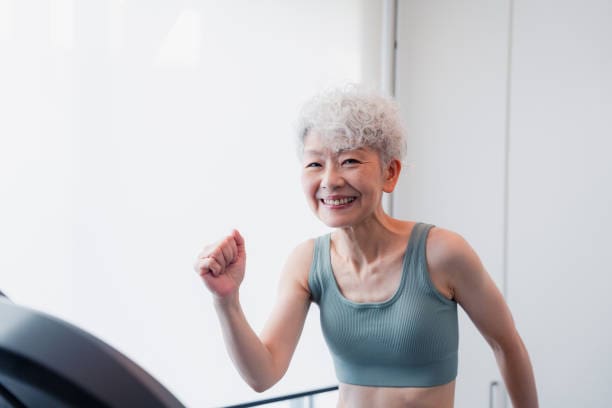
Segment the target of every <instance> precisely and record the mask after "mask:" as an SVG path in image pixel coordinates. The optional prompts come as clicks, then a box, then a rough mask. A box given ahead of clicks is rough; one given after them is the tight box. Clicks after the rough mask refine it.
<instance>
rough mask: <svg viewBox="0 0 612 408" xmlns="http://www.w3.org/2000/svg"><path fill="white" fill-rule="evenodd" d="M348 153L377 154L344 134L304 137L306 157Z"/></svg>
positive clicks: (309, 135) (316, 133) (316, 134)
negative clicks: (309, 155) (308, 155)
mask: <svg viewBox="0 0 612 408" xmlns="http://www.w3.org/2000/svg"><path fill="white" fill-rule="evenodd" d="M347 151H351V152H363V153H376V151H375V150H374V149H372V148H371V147H370V146H367V145H364V144H361V143H358V142H357V141H356V140H353V139H351V138H350V137H346V136H345V135H342V134H337V133H336V134H323V135H322V134H320V133H318V132H312V133H309V134H308V135H306V136H305V137H304V155H307V154H319V155H320V154H341V153H344V152H347Z"/></svg>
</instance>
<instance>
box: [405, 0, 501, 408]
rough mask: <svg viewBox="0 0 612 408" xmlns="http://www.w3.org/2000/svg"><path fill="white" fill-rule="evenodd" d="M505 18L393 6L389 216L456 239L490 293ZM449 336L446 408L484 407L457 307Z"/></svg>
mask: <svg viewBox="0 0 612 408" xmlns="http://www.w3.org/2000/svg"><path fill="white" fill-rule="evenodd" d="M508 13H509V9H508V8H504V7H502V3H501V2H491V1H489V0H482V1H472V2H471V3H470V7H466V6H465V4H459V3H457V2H455V1H453V0H448V1H435V2H432V1H428V0H421V1H413V0H410V1H408V0H406V1H400V2H399V14H398V40H397V41H398V48H397V49H398V51H397V52H398V57H397V89H396V95H397V99H398V102H399V104H400V109H401V112H402V116H403V119H404V121H405V123H406V130H407V134H408V155H407V159H406V166H405V167H404V169H403V171H402V176H401V179H400V182H399V184H398V188H397V190H396V192H395V193H394V195H393V198H394V206H393V207H394V212H395V215H397V216H398V217H400V218H405V219H412V220H418V221H425V222H429V223H432V224H435V225H437V226H440V227H443V228H447V229H450V230H453V231H457V232H459V233H460V234H462V235H463V236H464V237H465V238H466V240H467V241H468V242H469V243H470V244H471V245H472V246H473V247H474V249H475V250H476V251H477V253H478V254H479V255H480V257H481V259H482V262H483V264H484V265H485V267H486V268H487V270H488V271H489V273H490V275H491V276H492V277H493V279H494V280H495V282H496V283H497V284H498V286H499V287H500V288H502V287H503V276H504V274H503V250H504V247H503V241H504V223H503V215H504V171H505V138H506V108H505V107H506V102H507V100H506V85H507V68H508V53H507V47H506V46H507V43H508ZM483 33H486V35H484V34H483ZM459 332H460V335H459V373H458V378H457V386H456V397H455V401H456V406H457V408H464V407H465V408H468V407H470V408H471V407H481V406H482V407H485V406H487V404H488V403H489V386H490V384H491V382H493V381H497V382H501V377H500V375H499V373H498V370H497V368H496V363H495V359H494V358H493V354H492V353H491V350H490V348H489V346H488V345H487V343H486V342H485V340H484V339H483V338H482V336H481V335H480V333H479V332H478V330H476V328H475V327H474V324H473V323H472V322H471V321H470V320H469V318H468V317H467V315H466V314H465V313H464V312H463V310H462V309H461V308H459Z"/></svg>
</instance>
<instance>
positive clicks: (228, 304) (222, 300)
mask: <svg viewBox="0 0 612 408" xmlns="http://www.w3.org/2000/svg"><path fill="white" fill-rule="evenodd" d="M213 304H214V306H215V308H216V309H217V310H227V309H232V308H239V307H240V296H239V294H238V291H236V292H234V293H232V294H228V295H225V296H214V295H213Z"/></svg>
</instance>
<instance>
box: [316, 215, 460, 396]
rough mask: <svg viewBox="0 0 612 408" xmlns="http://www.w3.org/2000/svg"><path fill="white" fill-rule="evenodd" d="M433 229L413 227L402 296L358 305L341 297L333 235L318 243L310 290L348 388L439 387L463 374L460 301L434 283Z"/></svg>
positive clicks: (398, 292)
mask: <svg viewBox="0 0 612 408" xmlns="http://www.w3.org/2000/svg"><path fill="white" fill-rule="evenodd" d="M432 227H433V225H429V224H423V223H417V224H415V226H414V227H413V230H412V232H411V234H410V238H409V241H408V247H407V248H406V252H405V253H404V257H403V270H402V277H401V280H400V284H399V287H398V289H397V290H396V292H395V293H394V295H393V296H392V297H391V298H389V299H387V300H385V301H383V302H376V303H357V302H353V301H350V300H348V299H347V298H345V297H344V296H343V295H342V293H341V292H340V288H339V287H338V284H337V282H336V279H335V277H334V274H333V272H332V267H331V257H330V240H331V234H326V235H323V236H320V237H318V238H317V239H316V240H315V246H314V254H313V261H312V266H311V268H310V273H309V276H308V286H309V289H310V293H311V298H312V300H313V301H314V302H315V303H317V304H318V305H319V313H320V323H321V328H322V331H323V336H324V338H325V341H326V343H327V346H328V347H329V350H330V353H331V355H332V359H333V362H334V367H335V370H336V376H337V377H338V380H339V381H340V382H342V383H346V384H355V385H364V386H376V387H431V386H435V385H441V384H446V383H448V382H450V381H452V380H454V379H455V377H456V376H457V349H458V345H459V335H458V325H457V303H456V302H454V301H452V300H449V299H447V298H446V297H444V296H443V295H442V294H441V293H440V292H439V291H438V290H437V289H436V288H435V287H434V285H433V283H432V282H431V279H430V277H429V272H428V270H427V260H426V256H425V242H426V239H427V235H428V233H429V230H430V229H431V228H432Z"/></svg>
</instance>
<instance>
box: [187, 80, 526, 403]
mask: <svg viewBox="0 0 612 408" xmlns="http://www.w3.org/2000/svg"><path fill="white" fill-rule="evenodd" d="M298 133H299V146H300V149H299V153H300V158H301V161H302V169H303V170H302V185H303V189H304V193H305V195H306V200H307V201H308V203H309V205H310V207H311V208H312V210H313V212H314V213H315V215H316V216H317V217H318V218H319V219H320V220H321V221H323V222H324V223H325V224H326V225H327V226H329V227H333V228H334V230H333V232H332V233H330V234H327V235H324V236H322V237H318V238H316V239H310V240H307V241H305V242H304V243H302V244H301V245H299V246H298V247H297V248H296V249H295V250H294V251H293V253H291V254H290V256H289V258H288V260H287V262H286V264H285V267H284V270H283V272H282V275H281V281H280V288H279V292H278V293H279V296H278V301H277V304H276V306H275V308H274V309H273V312H272V315H271V316H270V318H269V320H268V322H267V324H266V326H265V328H264V330H263V331H262V333H261V335H260V336H257V334H255V333H254V332H253V330H252V329H251V327H250V326H249V324H248V322H247V320H246V319H245V316H244V314H243V312H242V310H241V306H240V302H239V287H240V283H241V282H242V279H243V277H244V270H245V244H244V240H243V239H242V237H241V236H240V234H239V233H238V231H235V230H234V231H233V232H232V234H231V235H229V236H227V237H225V238H224V239H222V240H220V241H219V242H217V243H215V244H213V245H210V246H207V247H206V248H204V250H203V251H202V252H201V253H200V255H199V256H198V259H197V261H196V264H195V269H196V271H197V272H198V273H199V274H200V276H201V277H202V279H203V280H204V283H205V284H206V286H207V287H208V289H209V290H210V291H211V292H212V294H213V297H214V304H215V308H216V311H217V314H218V317H219V320H220V323H221V327H222V331H223V336H224V339H225V343H226V346H227V349H228V351H229V354H230V356H231V358H232V360H233V361H234V363H235V365H236V367H237V368H238V370H239V372H240V374H241V375H242V377H243V378H244V379H245V381H246V382H247V383H248V384H249V385H250V386H251V387H252V388H253V389H254V390H256V391H264V390H266V389H267V388H269V387H271V386H272V385H273V384H275V383H276V382H277V381H278V380H279V379H280V378H281V377H282V376H283V375H284V373H285V372H286V370H287V367H288V365H289V361H290V360H291V356H292V354H293V352H294V350H295V347H296V345H297V342H298V339H299V337H300V333H301V331H302V328H303V325H304V321H305V319H306V314H307V312H308V309H309V306H310V303H311V302H316V303H317V304H318V305H319V307H320V313H321V326H322V329H323V334H324V336H325V340H326V342H327V344H328V346H329V348H330V351H331V354H332V357H333V360H334V365H335V368H336V375H337V376H338V380H339V382H340V385H339V401H338V407H351V408H353V407H442V408H443V407H452V406H453V400H454V390H455V377H456V375H457V346H458V333H457V304H459V305H461V307H463V308H464V309H465V311H466V312H467V313H468V315H469V316H470V318H471V319H472V321H473V322H474V323H475V325H476V327H477V328H478V329H479V330H480V332H481V333H482V335H483V336H484V337H485V338H486V340H487V341H488V342H489V344H490V345H491V347H492V349H493V351H494V353H495V357H496V359H497V362H498V364H499V367H500V370H501V373H502V375H503V378H504V380H505V383H506V388H507V389H508V392H509V395H510V398H511V400H512V402H513V405H514V406H515V407H521V408H523V407H524V408H530V407H537V405H538V403H537V396H536V389H535V381H534V376H533V371H532V368H531V364H530V361H529V357H528V354H527V350H526V349H525V346H524V345H523V342H522V341H521V338H520V337H519V334H518V333H517V331H516V328H515V326H514V323H513V320H512V317H511V314H510V311H509V309H508V307H507V305H506V303H505V301H504V299H503V297H502V295H501V294H500V292H499V291H498V289H497V287H496V286H495V284H494V282H493V281H492V279H491V278H490V277H489V275H488V274H487V272H486V271H485V269H484V268H483V266H482V264H481V262H480V260H479V258H478V256H477V255H476V253H475V252H474V251H473V250H472V248H471V247H470V246H469V245H468V243H467V242H466V241H465V240H464V239H463V238H462V237H461V236H460V235H458V234H456V233H454V232H451V231H448V230H445V229H442V228H438V227H434V226H432V225H427V224H423V223H417V222H413V221H404V220H399V219H395V218H392V217H390V216H389V215H387V214H386V213H385V212H384V210H383V206H382V193H383V192H387V193H390V192H392V191H393V189H394V188H395V185H396V183H397V181H398V177H399V175H400V171H401V167H402V166H401V159H402V157H403V154H404V150H405V148H404V145H405V142H404V135H403V131H402V129H401V126H400V120H399V114H398V111H397V107H396V105H395V104H394V102H393V101H392V100H390V99H388V98H385V97H383V96H380V95H377V94H373V93H368V92H364V91H361V90H360V89H358V88H356V87H350V88H346V89H340V90H335V91H332V92H329V93H326V94H323V95H321V96H318V97H316V98H314V99H313V100H312V101H311V102H309V103H308V104H307V105H306V107H305V108H304V110H303V112H302V118H301V126H300V129H299V132H298Z"/></svg>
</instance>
